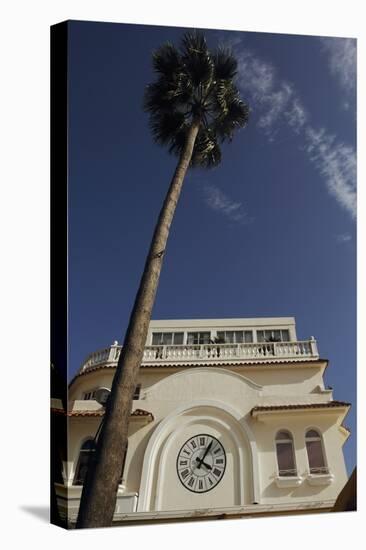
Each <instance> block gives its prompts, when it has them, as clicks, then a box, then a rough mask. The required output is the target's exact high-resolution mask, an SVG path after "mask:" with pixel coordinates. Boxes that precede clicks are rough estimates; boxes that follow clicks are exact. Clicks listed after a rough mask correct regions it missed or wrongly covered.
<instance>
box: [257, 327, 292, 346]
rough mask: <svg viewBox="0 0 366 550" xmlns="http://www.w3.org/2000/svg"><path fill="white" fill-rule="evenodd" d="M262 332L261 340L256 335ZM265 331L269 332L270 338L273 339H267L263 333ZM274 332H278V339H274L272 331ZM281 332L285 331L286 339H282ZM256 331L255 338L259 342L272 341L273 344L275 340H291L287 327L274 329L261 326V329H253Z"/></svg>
mask: <svg viewBox="0 0 366 550" xmlns="http://www.w3.org/2000/svg"><path fill="white" fill-rule="evenodd" d="M261 332H263V340H260V339H259V337H258V335H259V333H261ZM266 332H270V333H271V336H270V338H273V340H267V339H266V335H265V333H266ZM275 332H280V340H274V333H275ZM283 332H286V333H287V339H286V340H284V339H283V334H282V333H283ZM255 333H256V339H257V342H258V343H259V344H266V343H273V344H275V343H276V342H291V339H290V329H288V328H276V329H269V328H263V329H256V331H255Z"/></svg>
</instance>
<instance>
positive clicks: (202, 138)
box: [191, 129, 221, 168]
mask: <svg viewBox="0 0 366 550" xmlns="http://www.w3.org/2000/svg"><path fill="white" fill-rule="evenodd" d="M220 162H221V149H220V146H219V144H218V142H217V138H216V135H215V133H214V132H213V130H211V129H201V130H200V131H199V133H198V136H197V139H196V144H195V148H194V151H193V155H192V161H191V165H192V166H193V167H202V168H210V167H213V166H217V165H218V164H220Z"/></svg>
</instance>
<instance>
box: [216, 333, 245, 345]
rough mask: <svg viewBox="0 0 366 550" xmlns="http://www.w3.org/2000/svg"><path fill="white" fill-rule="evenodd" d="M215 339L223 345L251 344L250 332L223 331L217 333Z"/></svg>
mask: <svg viewBox="0 0 366 550" xmlns="http://www.w3.org/2000/svg"><path fill="white" fill-rule="evenodd" d="M217 337H218V338H219V339H220V340H222V341H223V342H225V344H243V343H250V342H253V332H252V331H251V330H225V331H220V332H218V333H217Z"/></svg>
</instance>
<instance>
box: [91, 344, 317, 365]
mask: <svg viewBox="0 0 366 550" xmlns="http://www.w3.org/2000/svg"><path fill="white" fill-rule="evenodd" d="M120 352H121V346H119V345H117V344H113V345H112V346H110V347H109V348H105V349H103V350H99V351H96V352H94V353H91V354H90V355H89V357H88V358H87V359H86V361H85V362H84V364H83V366H82V367H81V371H84V370H88V369H90V368H93V367H96V366H101V365H106V366H113V365H116V364H117V361H118V358H119V355H120ZM318 358H319V354H318V349H317V344H316V340H315V339H313V338H312V339H310V340H304V341H300V342H254V343H245V344H200V345H175V346H146V347H145V349H144V355H143V360H142V362H143V364H147V365H150V364H156V365H158V364H169V363H171V364H176V363H182V364H185V363H190V362H194V363H221V362H225V361H227V362H229V361H230V362H231V361H234V362H244V363H245V362H246V361H248V362H253V361H266V360H268V361H270V360H272V361H273V360H277V361H280V360H285V359H286V360H290V359H293V360H309V359H318Z"/></svg>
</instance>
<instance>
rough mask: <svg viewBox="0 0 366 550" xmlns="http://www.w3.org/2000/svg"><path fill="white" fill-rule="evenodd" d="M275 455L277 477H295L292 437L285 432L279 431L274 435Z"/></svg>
mask: <svg viewBox="0 0 366 550" xmlns="http://www.w3.org/2000/svg"><path fill="white" fill-rule="evenodd" d="M276 454H277V465H278V475H279V476H283V477H287V476H296V475H297V471H296V465H295V456H294V445H293V441H292V435H291V434H290V433H289V432H286V431H280V432H278V433H277V435H276Z"/></svg>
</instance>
